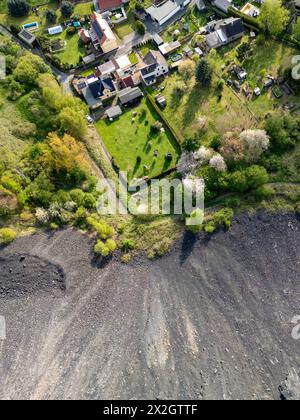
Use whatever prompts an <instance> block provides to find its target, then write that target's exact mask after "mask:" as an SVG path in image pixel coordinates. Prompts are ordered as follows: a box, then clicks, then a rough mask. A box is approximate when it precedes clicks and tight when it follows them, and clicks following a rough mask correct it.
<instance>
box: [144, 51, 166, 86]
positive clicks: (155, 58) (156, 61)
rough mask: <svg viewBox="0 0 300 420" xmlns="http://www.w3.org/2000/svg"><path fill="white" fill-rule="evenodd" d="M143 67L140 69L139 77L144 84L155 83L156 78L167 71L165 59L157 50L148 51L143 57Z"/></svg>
mask: <svg viewBox="0 0 300 420" xmlns="http://www.w3.org/2000/svg"><path fill="white" fill-rule="evenodd" d="M144 63H145V67H143V68H142V69H141V78H142V81H143V82H144V84H145V85H146V86H151V85H153V84H154V83H156V81H157V78H158V77H161V76H165V75H166V74H168V72H169V66H168V63H167V60H166V59H165V58H164V57H163V56H162V54H161V53H160V52H159V51H152V50H150V51H148V53H147V54H146V56H145V57H144Z"/></svg>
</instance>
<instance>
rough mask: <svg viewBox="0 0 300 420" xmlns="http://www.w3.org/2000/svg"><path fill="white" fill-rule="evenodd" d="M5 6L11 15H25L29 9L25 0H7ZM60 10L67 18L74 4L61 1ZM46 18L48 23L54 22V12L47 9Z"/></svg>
mask: <svg viewBox="0 0 300 420" xmlns="http://www.w3.org/2000/svg"><path fill="white" fill-rule="evenodd" d="M7 7H8V12H9V14H10V15H11V16H13V17H23V16H26V15H28V13H29V12H30V9H31V6H30V4H29V3H28V2H27V1H26V0H8V1H7ZM60 11H61V14H62V16H63V17H65V18H69V17H70V16H71V15H72V13H73V11H74V5H73V4H72V3H71V2H69V1H63V2H62V3H61V7H60ZM46 19H47V21H48V22H49V23H54V22H55V21H56V14H55V12H54V11H52V10H47V11H46Z"/></svg>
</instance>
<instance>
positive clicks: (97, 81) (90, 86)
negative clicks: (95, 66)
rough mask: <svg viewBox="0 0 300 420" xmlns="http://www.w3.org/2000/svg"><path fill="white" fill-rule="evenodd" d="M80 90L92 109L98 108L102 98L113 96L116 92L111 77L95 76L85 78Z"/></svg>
mask: <svg viewBox="0 0 300 420" xmlns="http://www.w3.org/2000/svg"><path fill="white" fill-rule="evenodd" d="M81 92H82V94H83V96H84V99H85V101H86V103H87V104H88V106H89V108H90V109H92V110H93V109H97V108H100V107H101V106H102V104H103V101H104V100H106V99H108V98H111V97H113V96H115V95H116V93H117V92H116V89H115V86H114V84H113V81H112V79H111V78H109V77H105V78H98V77H95V76H92V77H90V78H87V80H86V83H85V87H82V89H81Z"/></svg>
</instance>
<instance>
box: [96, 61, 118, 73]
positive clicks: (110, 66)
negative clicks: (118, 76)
mask: <svg viewBox="0 0 300 420" xmlns="http://www.w3.org/2000/svg"><path fill="white" fill-rule="evenodd" d="M115 70H116V66H115V64H114V63H113V62H112V61H111V60H110V61H107V62H106V63H104V64H101V65H100V66H99V67H98V72H99V75H100V76H108V75H110V74H111V73H113V72H114V71H115Z"/></svg>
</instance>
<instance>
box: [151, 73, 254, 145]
mask: <svg viewBox="0 0 300 420" xmlns="http://www.w3.org/2000/svg"><path fill="white" fill-rule="evenodd" d="M177 82H182V80H181V77H180V75H179V74H178V73H174V74H173V75H171V76H169V77H167V78H166V79H165V80H164V81H163V82H162V85H163V86H165V89H164V91H163V92H162V94H163V95H164V96H165V98H166V99H167V106H166V108H165V109H164V110H163V113H164V114H165V115H166V117H167V118H168V120H169V122H170V123H171V124H172V126H173V128H174V129H175V130H176V131H177V132H178V133H179V134H181V136H182V137H183V138H187V137H192V136H197V137H199V138H201V139H202V141H203V143H207V142H209V141H210V140H211V139H212V138H213V137H214V136H215V135H216V134H222V133H224V132H226V131H230V130H232V129H233V128H235V127H237V126H240V127H245V128H249V127H251V126H253V124H254V121H253V118H252V116H251V114H250V113H249V112H248V111H247V109H246V108H245V107H244V106H243V104H242V103H241V102H240V100H239V99H238V98H237V97H236V96H235V95H234V93H233V92H232V91H231V90H230V89H229V88H228V87H227V86H225V87H224V91H223V95H222V99H221V100H219V99H218V90H217V87H216V85H217V78H215V79H214V82H213V85H212V87H211V88H208V89H207V88H202V87H199V86H197V85H196V84H195V80H192V81H191V83H190V85H189V86H187V87H186V89H185V92H184V94H183V95H182V96H180V95H178V93H177V92H176V90H175V89H174V88H175V86H176V84H177ZM152 94H153V97H154V96H155V95H156V94H157V92H156V91H153V92H152ZM202 117H205V118H206V119H207V131H206V132H205V133H204V132H203V130H202V129H201V126H199V118H202Z"/></svg>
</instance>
